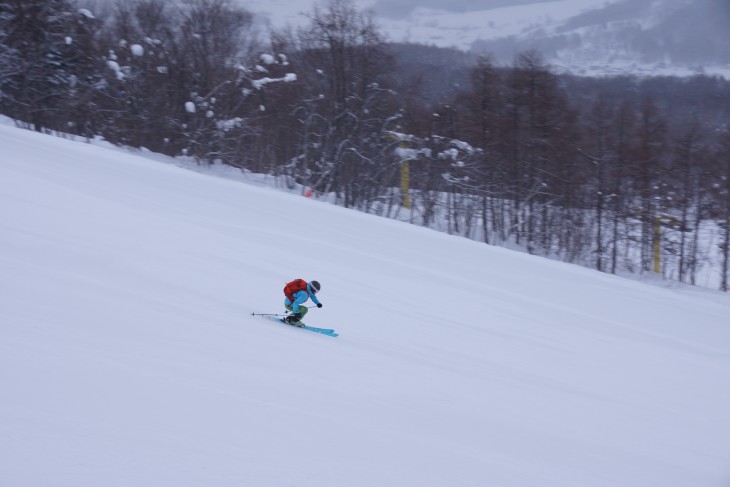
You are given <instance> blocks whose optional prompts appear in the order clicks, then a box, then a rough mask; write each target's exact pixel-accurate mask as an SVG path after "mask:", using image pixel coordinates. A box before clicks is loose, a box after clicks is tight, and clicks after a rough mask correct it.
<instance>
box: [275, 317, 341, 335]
mask: <svg viewBox="0 0 730 487" xmlns="http://www.w3.org/2000/svg"><path fill="white" fill-rule="evenodd" d="M264 318H266V319H268V320H271V321H276V322H277V323H282V324H284V325H287V326H291V327H293V328H300V329H302V330H308V331H313V332H314V333H319V334H321V335H327V336H330V337H336V336H339V334H338V333H337V332H336V331H335V330H332V329H330V328H317V327H314V326H309V325H304V326H296V325H290V324H289V323H287V322H286V321H284V320H283V319H281V318H279V317H278V316H270V315H265V316H264Z"/></svg>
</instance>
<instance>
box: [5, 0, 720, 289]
mask: <svg viewBox="0 0 730 487" xmlns="http://www.w3.org/2000/svg"><path fill="white" fill-rule="evenodd" d="M308 19H309V23H308V25H307V26H306V27H305V28H299V29H296V30H295V29H290V30H286V31H279V32H264V31H262V28H261V26H259V25H257V23H256V20H255V17H254V16H253V15H252V14H251V13H250V12H248V11H247V10H246V9H245V8H242V7H240V6H238V4H234V3H231V2H229V1H228V0H181V1H178V2H171V1H166V0H136V1H120V2H118V3H117V4H116V5H114V6H111V7H108V8H105V9H99V10H98V11H97V10H94V11H93V12H92V10H91V9H90V8H89V7H88V6H84V5H81V4H80V3H77V2H73V1H71V0H0V112H1V113H2V114H4V115H6V116H8V117H11V118H12V119H14V120H16V123H18V124H19V125H22V126H25V127H27V128H30V129H33V130H38V131H45V132H56V133H63V134H73V135H77V136H83V137H88V138H90V139H91V138H94V137H101V138H103V139H105V140H107V141H109V142H111V143H114V144H118V145H124V146H130V147H135V148H139V147H144V148H146V149H148V150H151V151H154V152H160V153H164V154H168V155H172V156H179V155H187V156H190V157H194V158H196V159H197V160H199V161H200V163H201V164H211V163H214V162H220V163H223V164H227V165H230V166H234V167H238V168H240V169H241V170H244V171H251V172H255V173H265V174H271V175H274V176H277V177H279V178H281V179H282V180H285V181H286V182H287V184H290V185H292V186H293V185H294V184H299V185H302V186H306V187H310V188H313V190H314V191H315V193H317V194H319V195H323V197H325V196H326V197H328V198H331V199H332V200H333V201H335V202H337V203H338V204H341V205H344V206H346V207H349V208H355V209H359V210H361V211H366V212H371V213H376V214H379V215H383V216H388V217H398V218H401V219H407V220H409V221H411V222H413V223H415V224H419V225H424V226H429V227H432V228H437V229H439V230H442V231H447V232H449V233H452V234H456V235H462V236H465V237H468V238H471V239H475V240H480V241H484V242H487V243H490V244H496V245H507V246H511V247H515V248H521V249H525V250H526V251H527V252H530V253H533V254H538V255H545V256H549V257H551V258H557V259H560V260H564V261H566V262H574V263H579V264H581V265H588V266H591V267H594V268H596V269H598V270H601V271H604V272H609V273H619V272H659V273H661V274H663V275H664V276H666V277H668V278H672V279H676V280H679V281H682V282H687V283H692V284H702V285H708V283H711V284H710V285H713V286H718V287H720V288H721V289H723V290H729V289H730V282H729V276H728V269H729V266H730V224H729V223H730V82H728V81H727V80H724V79H722V78H718V77H707V76H696V77H693V78H669V77H666V78H648V79H637V78H632V77H612V78H600V79H598V78H594V79H590V78H578V77H571V76H565V75H557V74H555V73H554V72H553V71H552V70H551V68H550V67H549V66H548V65H546V64H544V63H543V61H542V59H541V57H540V55H539V54H538V53H536V52H532V51H527V52H522V53H520V54H518V55H517V56H516V57H515V60H514V62H513V63H512V64H511V65H509V66H504V65H496V64H495V63H494V62H492V60H491V59H490V57H489V56H488V55H485V56H481V57H473V56H472V57H470V56H466V55H464V54H463V53H458V52H456V51H453V52H452V51H449V50H442V49H441V50H440V49H436V48H428V47H426V46H408V45H394V44H389V43H387V42H385V40H384V39H383V37H382V35H381V34H380V33H379V30H378V26H377V25H376V24H375V23H374V21H373V18H372V17H371V16H370V15H369V14H368V13H367V12H363V11H360V10H358V9H357V8H355V7H354V6H353V5H352V4H351V3H349V2H347V1H346V0H333V1H331V2H330V3H327V4H325V5H324V6H319V7H316V8H315V9H314V10H313V11H312V12H310V13H309V14H308ZM464 59H467V61H464ZM406 176H407V177H408V179H407V184H406V185H404V178H405V177H406ZM708 275H710V276H712V279H709V278H707V277H706V276H708ZM703 276H705V277H703Z"/></svg>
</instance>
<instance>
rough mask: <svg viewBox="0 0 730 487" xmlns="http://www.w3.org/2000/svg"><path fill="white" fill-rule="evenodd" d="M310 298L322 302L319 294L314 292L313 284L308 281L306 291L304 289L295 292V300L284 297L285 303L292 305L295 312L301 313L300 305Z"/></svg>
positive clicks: (315, 301)
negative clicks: (316, 294) (318, 296)
mask: <svg viewBox="0 0 730 487" xmlns="http://www.w3.org/2000/svg"><path fill="white" fill-rule="evenodd" d="M310 298H311V299H312V302H313V303H314V304H320V302H319V299H317V296H315V295H314V292H312V287H311V285H310V284H309V283H307V289H306V291H305V290H304V289H302V290H301V291H297V292H296V293H294V301H291V300H290V299H289V298H284V304H286V305H287V306H291V308H292V310H294V314H296V313H299V305H300V304H303V303H305V302H306V301H307V299H310Z"/></svg>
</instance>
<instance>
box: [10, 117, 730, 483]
mask: <svg viewBox="0 0 730 487" xmlns="http://www.w3.org/2000/svg"><path fill="white" fill-rule="evenodd" d="M0 147H2V151H0V384H1V385H2V387H0V438H2V441H0V485H2V486H12V487H47V486H54V487H99V486H104V487H129V486H135V487H146V486H149V487H181V486H216V487H227V486H231V487H233V486H237V487H240V486H267V487H272V486H273V487H284V486H297V487H307V486H312V487H314V486H317V487H342V486H348V487H374V486H409V485H412V486H420V487H423V486H433V487H443V486H450V485H453V486H473V487H483V486H507V487H512V486H513V487H550V486H554V487H568V486H581V487H585V486H590V487H608V486H611V487H615V486H621V487H632V486H635V487H647V486H662V487H696V486H703V487H726V486H727V485H728V482H730V437H729V436H728V435H727V432H728V431H730V387H729V386H728V377H730V353H729V352H728V351H729V350H730V319H728V316H730V299H729V298H728V296H727V295H723V294H721V293H718V292H710V291H703V290H688V289H687V288H682V289H665V288H661V287H654V286H648V285H645V284H641V283H637V282H635V281H629V280H623V279H621V278H618V277H616V276H610V275H604V274H600V273H598V272H594V271H591V270H589V269H585V268H580V267H577V266H571V265H566V264H562V263H557V262H554V261H549V260H544V259H540V258H537V257H533V256H529V255H526V254H522V253H514V252H510V251H507V250H505V249H501V248H494V247H490V246H486V245H484V244H479V243H476V242H472V241H469V240H465V239H460V238H456V237H451V236H448V235H445V234H441V233H436V232H432V231H429V230H426V229H423V228H420V227H415V226H410V225H407V224H404V223H399V222H395V221H392V220H385V219H379V218H377V217H374V216H370V215H366V214H362V213H356V212H353V211H349V210H346V209H343V208H340V207H335V206H332V205H328V204H325V203H322V202H318V201H313V200H309V199H306V198H302V197H298V196H293V195H290V194H286V193H282V192H279V191H277V190H274V189H267V188H261V187H254V186H251V185H247V184H244V183H241V182H234V181H230V180H226V179H222V178H216V177H212V176H206V175H202V174H198V173H194V172H191V171H186V170H183V169H180V168H177V167H175V166H174V165H172V164H161V163H159V162H154V161H151V160H150V159H145V158H143V157H139V156H136V155H130V154H128V153H126V152H124V151H120V150H113V149H107V148H102V147H97V146H94V145H90V144H85V143H82V142H73V141H69V140H64V139H59V138H53V137H50V136H45V135H41V134H37V133H33V132H28V131H21V130H18V129H15V128H12V127H7V126H0ZM295 277H302V278H305V279H317V280H319V281H320V282H321V283H322V292H321V293H320V299H321V300H322V302H323V303H324V307H323V308H322V309H316V308H315V309H313V310H312V311H311V312H310V314H309V315H308V316H307V320H306V321H307V322H309V324H311V325H315V326H318V325H319V326H332V327H334V328H336V329H337V330H338V331H339V333H340V336H339V337H337V338H332V337H326V336H322V335H317V334H314V333H308V332H306V331H303V330H298V329H295V328H291V327H287V326H285V325H278V324H275V323H272V322H268V321H265V320H263V319H260V318H257V317H251V316H250V315H249V314H250V313H251V312H253V311H257V312H279V311H281V310H282V307H281V302H282V292H281V290H282V287H283V285H284V283H285V282H286V281H287V280H290V279H292V278H295Z"/></svg>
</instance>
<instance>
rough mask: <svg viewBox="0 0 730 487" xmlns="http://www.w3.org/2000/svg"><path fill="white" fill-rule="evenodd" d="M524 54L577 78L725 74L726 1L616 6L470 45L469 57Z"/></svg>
mask: <svg viewBox="0 0 730 487" xmlns="http://www.w3.org/2000/svg"><path fill="white" fill-rule="evenodd" d="M536 3H537V2H536ZM527 49H538V50H539V51H540V52H542V53H543V55H544V56H545V59H546V60H547V61H548V62H549V63H551V64H555V65H558V66H561V67H564V68H566V69H567V70H569V71H572V72H578V73H580V72H581V71H585V72H601V73H611V72H625V71H627V70H631V69H646V70H659V71H671V70H672V69H675V70H685V71H689V72H698V73H701V72H704V70H705V69H706V68H708V67H715V68H720V69H722V68H723V67H724V68H726V69H727V72H728V73H730V1H728V0H621V1H618V2H615V3H610V4H605V5H604V6H602V7H599V8H594V9H591V10H588V11H586V12H583V13H581V14H579V15H576V16H573V17H570V18H569V19H567V20H565V21H562V22H558V23H556V24H538V25H534V26H532V27H531V28H529V29H527V30H525V31H523V32H521V33H520V34H517V35H511V36H507V37H501V38H493V39H488V40H483V39H480V40H476V41H475V42H474V43H473V44H472V51H474V52H485V51H487V52H491V53H492V54H493V55H494V56H495V58H496V59H497V60H498V61H500V62H509V61H510V60H511V59H512V58H513V56H514V53H516V52H520V51H524V50H527Z"/></svg>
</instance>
